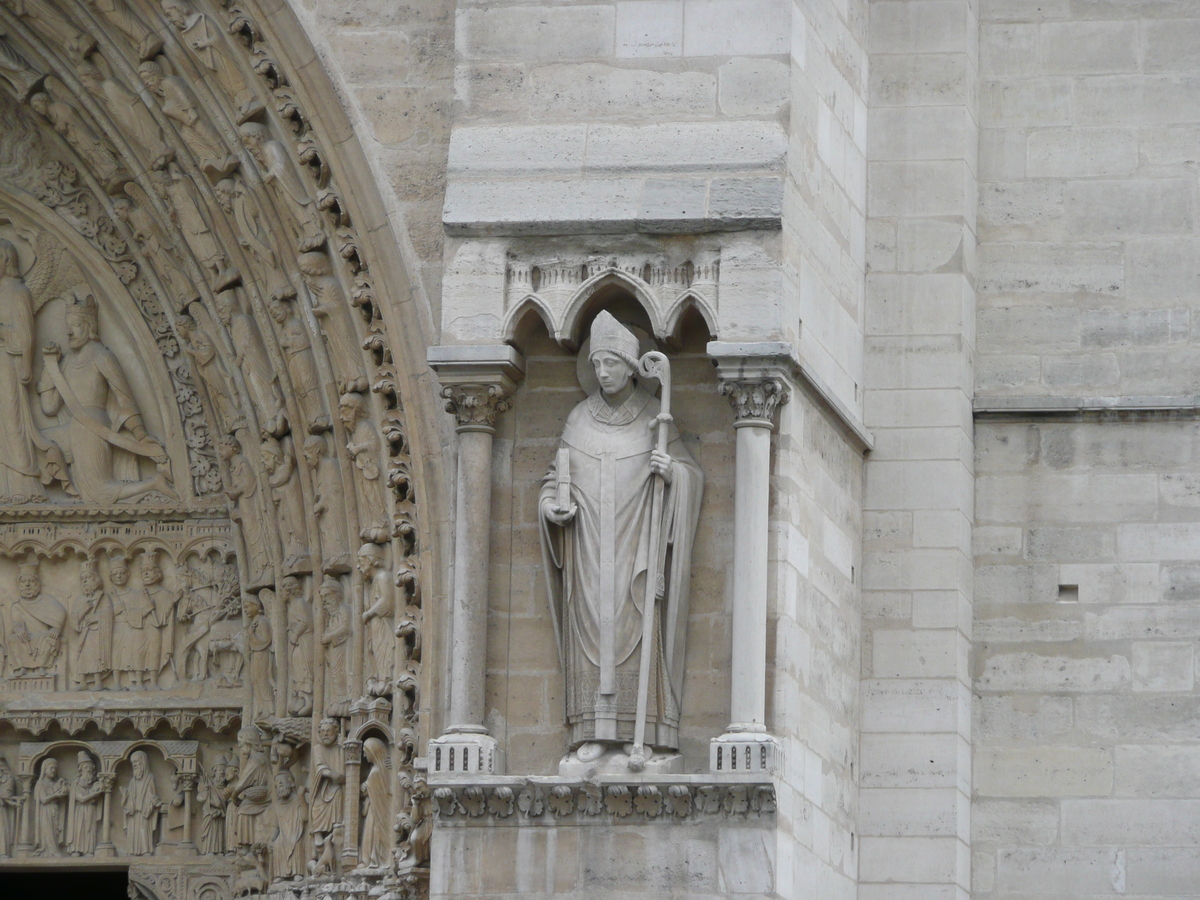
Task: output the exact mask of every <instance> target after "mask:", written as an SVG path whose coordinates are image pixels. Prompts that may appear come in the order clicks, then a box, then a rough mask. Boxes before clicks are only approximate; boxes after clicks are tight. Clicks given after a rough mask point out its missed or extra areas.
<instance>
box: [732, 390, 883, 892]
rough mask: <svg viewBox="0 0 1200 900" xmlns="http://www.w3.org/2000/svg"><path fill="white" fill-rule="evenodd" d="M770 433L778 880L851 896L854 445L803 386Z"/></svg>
mask: <svg viewBox="0 0 1200 900" xmlns="http://www.w3.org/2000/svg"><path fill="white" fill-rule="evenodd" d="M774 443H775V446H774V448H773V453H774V466H773V471H772V492H771V499H772V510H773V516H772V523H771V560H772V569H773V578H772V583H771V590H770V596H771V598H772V608H771V615H770V627H769V634H768V645H767V652H768V660H769V662H768V676H767V678H768V684H767V686H768V694H767V698H768V703H767V727H768V729H769V730H770V731H771V732H772V733H773V734H775V735H776V736H777V737H778V738H779V739H780V741H781V744H782V746H783V768H782V771H781V772H780V777H779V780H778V782H777V785H776V795H777V799H778V804H779V813H778V820H779V828H778V832H777V836H776V837H777V840H778V844H779V846H778V850H777V852H776V857H777V859H778V866H779V870H778V888H777V890H778V892H779V896H781V897H795V898H805V897H821V898H830V900H837V898H847V900H850V898H854V897H855V896H856V882H857V874H858V866H859V853H858V849H859V844H858V824H857V823H858V815H859V803H858V772H859V769H858V766H857V760H858V753H859V734H858V729H859V721H860V716H861V706H860V703H859V688H858V676H859V667H860V664H861V652H860V648H861V641H862V611H861V606H860V593H859V584H860V579H861V572H862V558H861V552H862V551H861V547H862V491H863V460H862V452H861V448H860V447H859V446H858V445H856V444H855V443H853V442H852V441H849V440H847V436H846V435H845V433H844V432H842V431H841V430H840V429H839V427H838V426H837V424H836V422H835V420H833V419H832V418H831V417H830V416H829V415H828V413H827V412H826V411H824V410H823V409H822V408H821V407H820V406H819V405H818V404H816V403H814V402H813V398H812V397H811V396H809V395H808V394H807V393H805V392H804V391H803V390H795V391H793V394H792V399H791V400H790V401H789V402H788V403H787V404H785V405H784V406H782V407H780V411H779V430H778V435H777V438H776V440H775V442H774ZM718 680H721V679H720V677H719V676H718Z"/></svg>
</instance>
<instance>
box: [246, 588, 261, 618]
mask: <svg viewBox="0 0 1200 900" xmlns="http://www.w3.org/2000/svg"><path fill="white" fill-rule="evenodd" d="M262 613H263V604H262V600H260V599H259V598H258V595H257V594H247V595H246V596H245V597H243V598H242V615H243V616H245V617H246V618H247V619H250V620H253V619H257V618H258V617H259V616H261V615H262Z"/></svg>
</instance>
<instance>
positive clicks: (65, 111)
mask: <svg viewBox="0 0 1200 900" xmlns="http://www.w3.org/2000/svg"><path fill="white" fill-rule="evenodd" d="M259 21H260V18H259V13H258V11H257V7H256V5H255V4H254V3H253V2H251V3H247V4H236V5H235V4H228V5H227V4H225V3H219V2H207V0H205V2H199V0H62V2H53V3H51V2H46V0H22V2H19V3H17V2H8V0H4V2H2V3H0V349H2V351H3V352H0V859H3V862H4V865H5V866H10V865H11V866H45V865H47V861H48V860H53V863H51V864H52V865H70V864H71V860H73V859H79V860H80V865H90V864H91V863H89V862H87V861H88V860H95V859H106V860H113V861H114V862H113V864H114V865H126V866H129V867H131V890H132V891H134V892H135V893H131V896H135V895H136V896H159V897H167V896H171V897H175V896H180V897H182V896H193V895H195V896H199V897H204V898H212V900H219V898H226V897H231V896H234V895H256V894H263V893H271V892H282V891H285V890H305V891H308V890H309V889H310V888H312V889H314V890H315V887H314V886H316V885H323V884H327V885H333V884H335V883H336V884H339V885H346V884H349V885H350V886H351V887H350V888H342V887H338V888H336V890H335V891H334V892H335V893H337V892H338V891H344V890H350V889H351V888H352V889H353V891H355V892H359V893H363V894H364V895H365V893H366V892H368V891H371V892H374V893H382V892H384V891H386V890H390V891H393V892H394V895H398V896H403V897H409V896H418V895H420V894H421V892H422V891H423V890H424V885H425V883H426V878H427V871H428V870H427V859H428V833H429V829H430V819H429V816H430V811H429V795H428V790H427V789H426V787H425V784H424V781H423V778H422V775H421V773H420V772H418V771H417V770H416V769H415V768H414V763H415V756H416V746H417V740H416V730H417V720H416V717H417V710H418V709H419V707H420V704H419V696H418V692H419V685H420V674H421V673H420V646H421V635H420V632H421V626H422V612H421V596H422V595H421V590H420V580H419V572H420V571H421V565H420V562H419V554H420V553H421V552H422V551H421V547H420V541H419V539H418V538H419V535H420V527H419V524H418V521H417V518H416V515H417V498H418V491H417V484H418V481H417V472H416V469H415V466H414V463H413V458H412V456H411V453H412V438H413V435H411V434H410V432H409V429H408V423H407V420H406V413H405V411H404V409H403V406H402V403H401V394H402V393H403V390H404V389H406V388H405V386H404V385H403V384H402V383H401V380H400V379H399V378H398V376H397V365H396V360H395V359H393V356H392V350H391V342H390V339H389V336H388V331H387V328H386V327H385V324H384V321H383V318H382V316H381V314H380V305H381V304H380V303H379V302H378V301H377V299H376V284H375V279H374V276H373V274H372V272H371V269H370V266H369V264H368V260H367V259H366V258H365V253H364V250H363V249H362V245H361V244H360V238H359V233H358V231H357V229H358V223H357V222H356V221H355V218H354V215H353V205H352V204H351V203H348V202H346V201H344V200H343V198H342V195H341V193H340V192H339V187H338V185H337V184H336V183H335V181H334V179H333V178H332V176H331V168H330V166H329V165H328V160H327V158H326V153H327V148H325V147H324V146H323V145H322V138H321V137H320V129H315V128H314V127H313V126H312V124H311V123H310V121H309V119H308V113H307V112H306V111H305V109H304V108H303V106H302V104H301V102H300V101H299V100H298V99H297V95H296V92H295V91H293V89H292V87H291V84H290V82H289V73H288V70H289V64H288V62H287V60H286V59H281V58H280V57H278V56H277V55H276V50H275V48H273V47H272V46H271V44H270V43H269V41H268V40H267V36H266V35H265V34H264V32H263V30H262V29H261V28H260V26H259V24H258V22H259ZM329 890H334V888H329ZM314 896H315V893H314ZM337 896H339V897H340V896H344V894H343V893H337Z"/></svg>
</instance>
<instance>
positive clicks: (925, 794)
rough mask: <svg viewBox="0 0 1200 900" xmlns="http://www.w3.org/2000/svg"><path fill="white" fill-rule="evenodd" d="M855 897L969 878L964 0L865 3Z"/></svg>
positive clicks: (972, 17)
mask: <svg viewBox="0 0 1200 900" xmlns="http://www.w3.org/2000/svg"><path fill="white" fill-rule="evenodd" d="M868 33H869V41H868V47H869V50H870V54H871V59H870V113H869V115H868V122H867V158H868V163H867V175H868V189H867V190H868V193H867V209H868V214H869V217H870V218H869V219H868V222H867V266H868V272H867V278H866V316H865V321H866V337H865V355H866V366H865V368H866V378H867V391H866V400H865V420H866V423H867V427H868V428H870V429H871V430H872V431H873V433H874V435H875V449H874V450H873V451H872V452H871V454H870V456H869V457H868V460H867V465H866V487H865V500H864V549H863V557H864V559H863V570H864V573H863V585H862V590H863V617H864V637H863V682H862V706H863V713H862V738H861V753H860V760H861V766H862V769H861V782H860V783H861V795H860V797H861V800H860V809H861V814H860V816H859V827H860V829H861V832H860V833H861V835H862V851H861V856H860V863H859V869H858V874H859V897H860V898H861V900H884V898H887V900H893V898H899V897H930V898H934V897H936V898H950V897H959V896H962V895H963V893H964V892H965V891H967V890H969V886H970V841H971V833H970V799H971V769H970V750H971V728H970V724H971V723H970V714H969V709H970V696H971V681H970V675H969V667H968V658H969V654H970V648H971V643H970V642H971V615H970V610H971V602H972V569H971V555H970V554H971V525H972V521H973V517H974V492H975V482H974V472H973V468H974V466H973V452H972V443H973V439H974V429H973V421H972V410H971V399H972V393H973V387H974V384H973V382H974V374H973V366H974V352H975V296H974V292H975V279H974V268H975V263H974V260H975V242H976V235H975V228H976V215H975V211H976V197H977V191H976V145H977V136H978V118H977V98H976V92H975V84H976V72H977V69H978V44H977V34H978V23H977V7H976V5H975V4H973V3H970V2H965V0H904V2H892V0H875V2H872V3H871V6H870V27H869V31H868Z"/></svg>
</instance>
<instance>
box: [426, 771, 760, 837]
mask: <svg viewBox="0 0 1200 900" xmlns="http://www.w3.org/2000/svg"><path fill="white" fill-rule="evenodd" d="M429 786H430V788H431V790H432V791H433V809H434V814H435V815H436V817H437V820H438V823H439V824H441V825H456V826H469V825H495V824H508V825H521V824H537V825H543V826H553V825H558V824H560V823H561V824H564V825H584V824H599V825H611V824H613V823H623V824H649V823H653V822H682V821H685V820H686V821H690V822H696V821H701V820H704V819H712V818H716V817H723V818H727V819H746V818H758V817H762V816H767V815H772V814H774V812H775V808H776V803H775V785H774V782H773V781H771V780H770V779H766V778H763V777H762V775H761V774H760V773H747V774H746V775H713V774H706V775H656V776H652V777H647V778H635V777H624V776H617V775H600V776H597V777H596V778H595V779H593V780H589V781H580V780H577V779H571V778H560V777H554V776H546V777H529V778H522V777H519V776H507V777H505V776H491V777H488V776H480V777H474V778H472V777H465V776H463V775H461V774H460V775H458V776H446V775H442V776H431V777H430V778H429Z"/></svg>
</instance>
